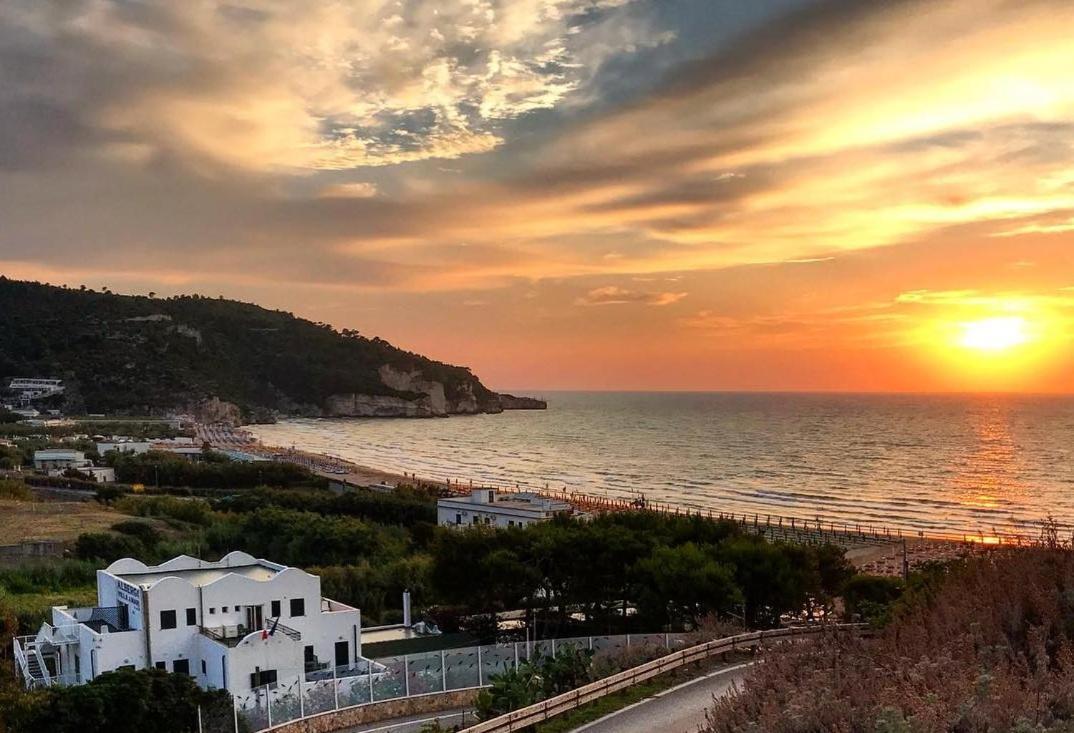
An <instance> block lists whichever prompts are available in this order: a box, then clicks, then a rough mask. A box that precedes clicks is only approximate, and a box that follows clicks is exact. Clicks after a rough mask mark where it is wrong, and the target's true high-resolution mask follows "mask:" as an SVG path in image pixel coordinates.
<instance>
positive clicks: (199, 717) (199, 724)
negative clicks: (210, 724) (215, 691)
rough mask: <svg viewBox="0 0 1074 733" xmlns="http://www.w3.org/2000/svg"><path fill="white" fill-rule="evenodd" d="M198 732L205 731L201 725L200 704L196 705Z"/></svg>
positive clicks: (203, 732) (202, 732)
mask: <svg viewBox="0 0 1074 733" xmlns="http://www.w3.org/2000/svg"><path fill="white" fill-rule="evenodd" d="M198 733H205V729H204V728H202V727H201V705H198Z"/></svg>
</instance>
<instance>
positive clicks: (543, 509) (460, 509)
mask: <svg viewBox="0 0 1074 733" xmlns="http://www.w3.org/2000/svg"><path fill="white" fill-rule="evenodd" d="M573 511H574V509H573V507H572V506H571V505H570V504H568V503H567V502H565V501H559V500H556V499H549V498H546V497H543V496H540V495H539V494H526V493H518V494H515V493H511V494H506V493H502V492H499V491H496V490H495V489H474V490H473V491H471V492H470V496H455V497H449V498H446V499H438V500H437V502H436V521H437V524H440V525H442V526H445V527H460V528H462V527H473V526H490V527H500V528H505V527H525V526H526V525H529V524H533V523H534V522H546V521H548V520H549V519H551V518H552V517H554V516H556V515H559V514H572V513H573Z"/></svg>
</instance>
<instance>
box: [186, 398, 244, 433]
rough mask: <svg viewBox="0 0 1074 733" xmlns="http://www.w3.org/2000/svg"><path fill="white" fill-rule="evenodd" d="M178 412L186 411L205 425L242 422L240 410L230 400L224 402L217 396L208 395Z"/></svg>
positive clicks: (236, 424) (237, 424)
mask: <svg viewBox="0 0 1074 733" xmlns="http://www.w3.org/2000/svg"><path fill="white" fill-rule="evenodd" d="M180 412H187V413H190V414H191V415H193V416H194V418H195V419H196V420H197V421H198V422H199V423H203V424H207V425H211V424H213V423H223V424H225V425H234V426H239V425H242V424H243V423H244V420H243V417H242V410H240V409H239V406H238V405H236V404H233V403H231V402H225V401H223V400H221V399H220V398H219V397H210V398H209V399H207V400H202V401H201V402H198V403H196V404H193V405H189V406H187V407H185V408H184V409H182V410H180Z"/></svg>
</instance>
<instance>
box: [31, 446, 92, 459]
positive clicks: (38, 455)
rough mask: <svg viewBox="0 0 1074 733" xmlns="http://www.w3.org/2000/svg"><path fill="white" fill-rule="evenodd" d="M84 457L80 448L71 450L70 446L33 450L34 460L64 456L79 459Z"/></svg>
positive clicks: (61, 457)
mask: <svg viewBox="0 0 1074 733" xmlns="http://www.w3.org/2000/svg"><path fill="white" fill-rule="evenodd" d="M85 457H86V454H85V453H83V452H82V451H80V450H72V449H70V448H44V449H42V450H35V451H34V460H35V461H49V460H56V459H64V458H75V459H78V460H81V459H83V458H85Z"/></svg>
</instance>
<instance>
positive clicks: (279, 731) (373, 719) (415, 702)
mask: <svg viewBox="0 0 1074 733" xmlns="http://www.w3.org/2000/svg"><path fill="white" fill-rule="evenodd" d="M477 692H478V691H477V690H456V691H453V692H436V693H432V694H429V695H417V696H415V697H403V698H400V699H398V700H385V701H384V702H377V703H373V704H372V705H360V706H358V707H353V708H344V709H343V710H333V711H332V712H330V713H321V714H320V715H314V716H311V717H308V718H304V719H303V720H295V721H292V722H290V723H284V724H283V725H278V726H275V727H274V728H273V729H272V731H273V733H330V732H331V731H338V730H346V729H347V728H353V727H355V726H359V725H367V724H369V723H377V722H380V721H386V720H394V719H395V718H403V717H407V716H410V715H423V714H425V713H429V714H430V715H431V714H433V713H439V712H443V711H445V710H458V709H459V708H466V707H470V706H472V705H473V704H474V700H475V699H476V698H477Z"/></svg>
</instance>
